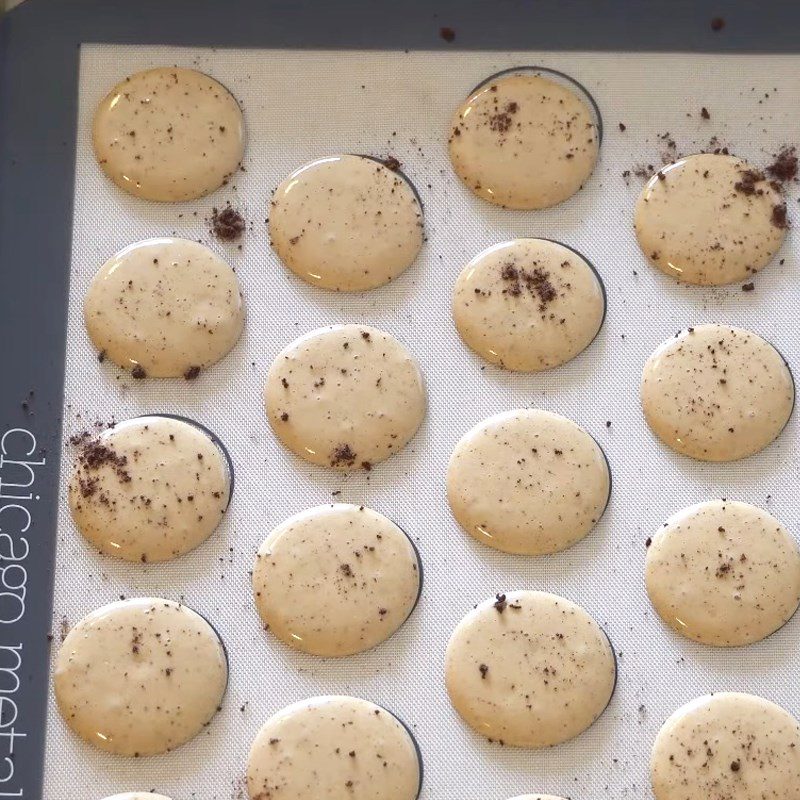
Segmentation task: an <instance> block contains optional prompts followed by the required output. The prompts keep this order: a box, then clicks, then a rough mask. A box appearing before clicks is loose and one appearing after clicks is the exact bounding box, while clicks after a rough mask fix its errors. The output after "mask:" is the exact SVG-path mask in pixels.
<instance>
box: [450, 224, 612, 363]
mask: <svg viewBox="0 0 800 800" xmlns="http://www.w3.org/2000/svg"><path fill="white" fill-rule="evenodd" d="M605 310H606V300H605V293H604V291H603V285H602V283H601V282H600V279H599V277H598V276H597V273H596V272H595V271H594V269H593V268H592V267H591V266H590V265H589V263H588V262H587V261H585V260H584V259H583V258H582V257H581V256H579V255H578V254H577V253H575V252H574V251H573V250H570V249H569V248H568V247H565V246H564V245H562V244H559V243H558V242H550V241H547V240H546V239H516V240H514V241H510V242H503V243H502V244H498V245H495V246H494V247H490V248H489V249H488V250H484V251H483V252H482V253H480V254H478V255H477V256H476V257H475V258H474V259H473V260H472V261H470V263H469V264H467V266H466V267H464V270H463V272H462V273H461V275H459V277H458V280H457V281H456V286H455V291H454V293H453V317H454V318H455V322H456V328H458V332H459V334H460V335H461V338H462V339H463V340H464V342H465V343H466V344H467V346H469V347H470V348H472V350H474V351H475V352H476V353H477V354H478V355H480V356H482V357H483V358H485V359H486V360H487V361H489V362H491V363H492V364H498V365H500V366H501V367H505V368H506V369H510V370H515V371H519V372H538V371H539V370H544V369H550V368H552V367H557V366H559V365H560V364H564V363H565V362H567V361H569V360H570V359H572V358H575V356H576V355H578V353H580V352H581V351H582V350H584V349H585V348H586V347H588V346H589V345H590V344H591V343H592V341H593V340H594V338H595V336H597V333H598V331H599V330H600V326H601V325H602V324H603V317H604V316H605Z"/></svg>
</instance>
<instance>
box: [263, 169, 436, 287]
mask: <svg viewBox="0 0 800 800" xmlns="http://www.w3.org/2000/svg"><path fill="white" fill-rule="evenodd" d="M269 235H270V239H271V242H272V247H273V248H274V249H275V252H276V253H277V254H278V256H279V257H280V259H281V261H283V263H284V264H286V266H287V267H289V269H291V270H292V272H294V273H295V274H296V275H298V276H299V277H301V278H302V279H303V280H304V281H307V282H308V283H310V284H313V285H314V286H321V287H323V288H325V289H335V290H338V291H347V292H354V291H363V290H365V289H374V288H375V287H377V286H382V285H383V284H385V283H388V282H389V281H391V280H394V279H395V278H396V277H397V276H398V275H400V274H401V273H402V272H403V271H404V270H406V269H407V268H408V267H409V266H410V265H411V264H412V263H413V261H414V259H415V258H416V257H417V253H418V252H419V249H420V247H422V240H423V219H422V207H421V206H420V204H419V201H418V200H417V196H416V194H415V193H414V190H413V189H412V188H411V186H410V185H409V183H408V181H407V180H406V179H405V178H404V177H403V176H402V175H400V174H399V173H398V172H396V171H394V170H392V169H390V168H389V167H387V166H385V165H384V164H383V163H381V162H379V161H377V160H375V159H371V158H365V157H363V156H352V155H340V156H331V157H329V158H321V159H319V160H317V161H312V162H311V163H310V164H306V165H305V166H303V167H301V168H300V169H298V170H297V171H295V172H293V173H292V174H291V175H289V177H288V178H286V180H284V181H283V183H281V185H280V186H279V187H278V188H277V189H276V190H275V193H274V195H273V198H272V203H271V208H270V216H269Z"/></svg>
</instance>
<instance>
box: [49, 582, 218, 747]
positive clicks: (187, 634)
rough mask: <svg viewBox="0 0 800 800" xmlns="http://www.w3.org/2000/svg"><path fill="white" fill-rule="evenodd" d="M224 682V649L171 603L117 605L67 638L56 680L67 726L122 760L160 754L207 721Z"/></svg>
mask: <svg viewBox="0 0 800 800" xmlns="http://www.w3.org/2000/svg"><path fill="white" fill-rule="evenodd" d="M227 681H228V664H227V660H226V657H225V650H224V648H223V646H222V642H221V641H220V639H219V637H218V636H217V634H216V632H215V631H214V629H213V628H212V627H211V626H210V625H209V624H208V623H207V622H206V621H205V620H204V619H203V618H202V617H201V616H200V615H199V614H197V613H195V612H194V611H192V610H191V609H189V608H187V607H186V606H182V605H179V604H178V603H175V602H173V601H171V600H162V599H160V598H153V597H144V598H137V599H133V600H122V601H119V602H116V603H111V604H110V605H107V606H103V607H102V608H99V609H97V610H96V611H93V612H92V613H91V614H89V615H88V616H86V617H84V618H83V619H82V620H81V621H80V622H79V623H78V624H77V625H76V626H75V627H74V628H73V629H72V630H71V631H70V632H69V634H68V635H67V637H66V639H65V640H64V643H63V644H62V645H61V649H60V651H59V653H58V657H57V659H56V664H55V672H54V675H53V683H54V687H55V694H56V700H57V702H58V708H59V711H60V712H61V715H62V717H63V718H64V721H65V722H66V723H67V725H69V727H70V728H72V730H73V731H74V732H75V733H76V734H78V736H80V737H81V739H84V740H85V741H87V742H88V743H89V744H92V745H94V746H95V747H98V748H99V749H101V750H105V751H106V752H109V753H116V754H119V755H125V756H146V755H155V754H157V753H165V752H167V751H169V750H173V749H174V748H176V747H178V746H179V745H182V744H184V743H185V742H187V741H188V740H189V739H192V738H194V737H195V736H197V734H198V733H200V731H201V730H202V729H203V728H204V727H205V726H206V725H207V724H208V723H209V722H210V721H211V718H212V717H213V716H214V714H215V713H216V712H217V710H218V707H219V704H220V703H221V702H222V697H223V695H224V693H225V687H226V685H227Z"/></svg>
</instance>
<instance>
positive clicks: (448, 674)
mask: <svg viewBox="0 0 800 800" xmlns="http://www.w3.org/2000/svg"><path fill="white" fill-rule="evenodd" d="M445 681H446V684H447V691H448V694H449V695H450V701H451V702H452V704H453V707H454V708H455V709H456V711H458V713H459V714H460V715H461V716H462V718H463V719H464V721H465V722H466V723H467V724H468V725H469V726H470V727H471V728H473V729H474V730H476V731H477V732H478V733H480V734H482V735H483V736H486V737H487V738H489V739H491V740H493V741H499V742H502V743H504V744H506V745H514V746H517V747H527V748H539V747H549V746H551V745H555V744H559V743H561V742H565V741H567V740H568V739H572V738H574V737H575V736H577V735H578V734H579V733H582V732H583V731H585V730H586V729H587V728H588V727H589V726H590V725H592V723H594V722H595V720H596V719H597V718H598V717H599V716H600V715H601V714H602V713H603V711H604V710H605V708H606V706H607V705H608V703H609V701H610V700H611V695H612V693H613V691H614V686H615V684H616V663H615V659H614V653H613V651H612V650H611V645H610V644H609V642H608V639H607V638H606V635H605V634H604V633H603V631H602V630H601V628H600V626H599V625H598V624H597V623H596V622H595V621H594V619H592V617H591V616H589V614H588V613H587V612H586V611H584V610H583V609H582V608H581V607H580V606H578V605H576V604H575V603H572V602H571V601H569V600H565V599H564V598H563V597H558V596H556V595H552V594H546V593H545V592H530V591H518V592H508V593H506V594H499V595H497V597H495V598H492V599H489V600H487V601H485V602H484V603H481V604H480V605H479V606H477V608H475V609H474V610H473V611H471V612H470V613H469V614H467V616H466V617H464V619H463V620H462V621H461V622H460V623H459V624H458V626H457V627H456V629H455V631H453V635H452V636H451V637H450V642H449V644H448V645H447V654H446V657H445Z"/></svg>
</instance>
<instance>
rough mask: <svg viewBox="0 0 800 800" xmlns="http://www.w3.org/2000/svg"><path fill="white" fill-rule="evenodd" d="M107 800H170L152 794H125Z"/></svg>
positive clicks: (160, 795) (161, 795)
mask: <svg viewBox="0 0 800 800" xmlns="http://www.w3.org/2000/svg"><path fill="white" fill-rule="evenodd" d="M106 800H170V798H169V797H165V796H164V795H163V794H153V793H152V792H125V793H124V794H115V795H113V796H112V797H106Z"/></svg>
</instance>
